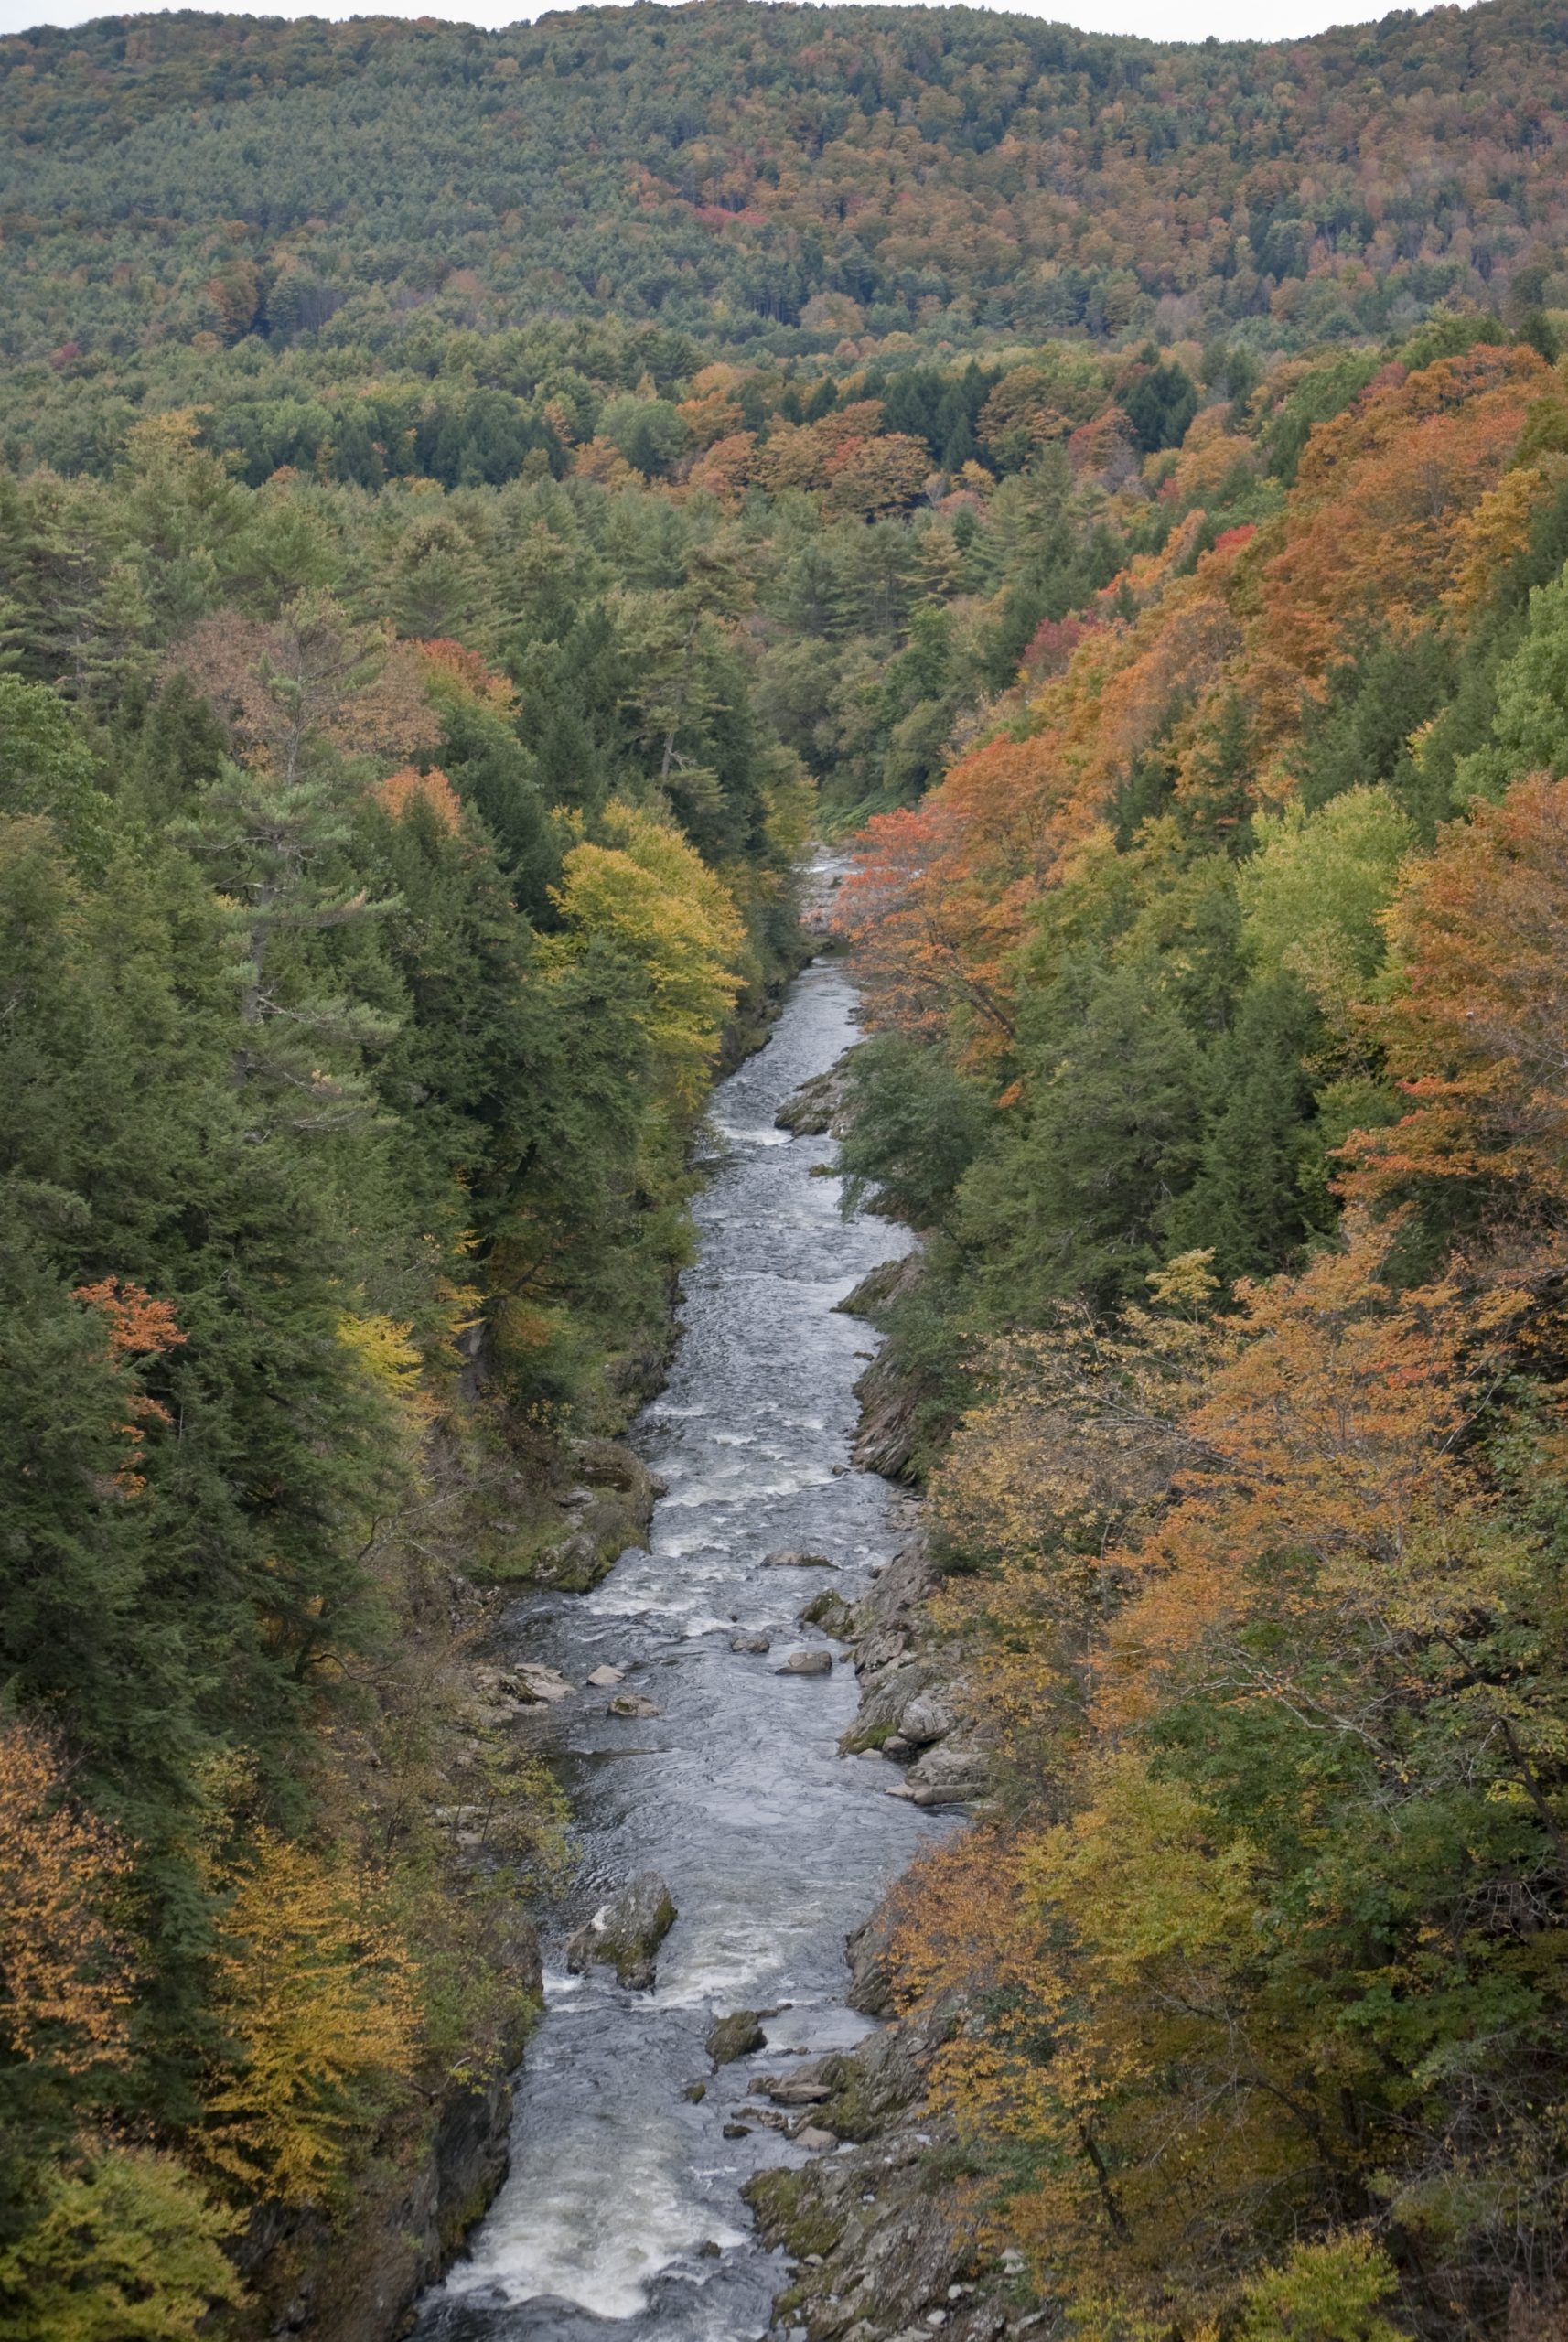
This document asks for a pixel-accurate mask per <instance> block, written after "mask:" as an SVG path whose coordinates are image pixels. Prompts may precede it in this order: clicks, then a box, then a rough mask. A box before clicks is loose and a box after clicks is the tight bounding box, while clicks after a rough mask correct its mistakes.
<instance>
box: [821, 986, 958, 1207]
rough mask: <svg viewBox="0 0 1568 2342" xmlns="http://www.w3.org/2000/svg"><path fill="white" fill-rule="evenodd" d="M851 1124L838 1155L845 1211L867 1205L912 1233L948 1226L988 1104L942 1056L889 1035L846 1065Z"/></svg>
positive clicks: (937, 1052)
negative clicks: (905, 1223)
mask: <svg viewBox="0 0 1568 2342" xmlns="http://www.w3.org/2000/svg"><path fill="white" fill-rule="evenodd" d="M849 1095H850V1112H851V1127H850V1133H849V1135H848V1136H847V1137H846V1138H845V1140H844V1142H843V1146H842V1148H841V1150H840V1156H839V1160H840V1165H841V1167H842V1169H843V1180H844V1188H843V1209H844V1210H845V1211H846V1212H852V1211H857V1210H859V1209H861V1208H862V1207H863V1206H864V1205H865V1204H866V1203H868V1202H869V1203H870V1204H872V1205H873V1206H874V1207H875V1208H876V1209H883V1210H886V1211H888V1212H891V1213H892V1214H893V1216H894V1217H895V1218H896V1219H907V1220H908V1222H909V1223H910V1225H911V1226H912V1227H914V1228H922V1229H931V1228H940V1227H942V1226H944V1225H945V1224H946V1223H947V1221H948V1219H949V1217H950V1212H951V1209H952V1199H953V1196H954V1194H955V1192H956V1190H957V1188H958V1186H959V1183H960V1181H961V1179H962V1177H963V1176H964V1173H965V1172H966V1171H967V1170H968V1168H969V1166H970V1165H971V1164H972V1162H973V1160H974V1157H975V1155H977V1154H978V1153H979V1151H980V1146H981V1143H982V1137H983V1130H984V1123H985V1107H984V1100H983V1096H982V1094H981V1092H980V1090H978V1088H977V1087H976V1085H975V1084H974V1083H973V1082H972V1081H966V1080H963V1078H962V1077H961V1075H960V1074H958V1073H955V1072H954V1071H953V1069H952V1068H951V1067H950V1065H949V1064H948V1063H947V1061H946V1060H945V1058H943V1057H942V1056H941V1055H940V1052H939V1051H937V1050H935V1049H924V1048H921V1047H918V1045H917V1044H916V1043H914V1042H912V1041H909V1040H908V1039H906V1038H905V1037H904V1036H903V1035H902V1034H898V1033H886V1034H882V1035H879V1036H878V1037H876V1038H875V1039H874V1040H870V1041H867V1042H866V1043H865V1045H864V1047H861V1048H858V1049H857V1050H856V1051H855V1053H854V1056H853V1057H852V1058H851V1059H850V1063H849Z"/></svg>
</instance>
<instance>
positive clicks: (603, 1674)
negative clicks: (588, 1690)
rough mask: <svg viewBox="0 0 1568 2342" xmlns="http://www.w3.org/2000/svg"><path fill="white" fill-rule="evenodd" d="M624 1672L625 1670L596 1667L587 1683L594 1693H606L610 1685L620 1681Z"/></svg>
mask: <svg viewBox="0 0 1568 2342" xmlns="http://www.w3.org/2000/svg"><path fill="white" fill-rule="evenodd" d="M625 1672H626V1671H625V1669H624V1668H620V1667H596V1668H595V1670H594V1671H593V1673H592V1674H591V1675H590V1676H589V1678H588V1681H589V1682H590V1683H591V1684H592V1685H593V1687H594V1690H595V1691H596V1692H607V1691H608V1690H609V1689H610V1687H611V1685H612V1684H616V1683H618V1682H619V1681H621V1678H622V1676H623V1675H624V1674H625Z"/></svg>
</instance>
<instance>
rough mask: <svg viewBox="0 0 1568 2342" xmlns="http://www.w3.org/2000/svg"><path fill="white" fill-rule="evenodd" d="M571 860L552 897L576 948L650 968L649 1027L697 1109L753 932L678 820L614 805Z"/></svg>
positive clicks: (678, 1086)
mask: <svg viewBox="0 0 1568 2342" xmlns="http://www.w3.org/2000/svg"><path fill="white" fill-rule="evenodd" d="M600 829H601V832H602V833H603V836H604V838H605V839H606V841H607V843H603V844H600V843H597V842H596V841H592V840H589V839H586V838H585V839H583V840H582V841H581V842H580V843H578V844H576V845H575V846H574V847H573V848H572V851H571V852H570V854H567V856H566V860H565V865H564V872H563V876H562V883H561V886H559V887H558V888H557V889H555V890H554V898H555V901H556V904H557V906H558V908H559V909H560V912H561V916H562V918H563V919H564V922H565V925H566V929H567V932H568V935H569V936H570V937H571V938H572V940H573V942H574V943H575V944H578V943H586V942H588V941H590V940H592V939H593V938H594V937H596V936H602V937H604V938H605V939H606V940H607V941H608V942H609V943H611V944H612V945H613V946H614V947H615V949H616V950H617V951H618V952H620V953H621V954H623V955H624V956H625V957H626V958H627V959H628V960H630V961H632V962H635V964H636V965H637V966H638V967H639V969H640V970H641V971H642V973H643V975H644V977H645V979H646V981H647V986H648V1005H647V1007H646V1009H645V1011H644V1012H643V1017H642V1022H643V1028H644V1031H645V1033H646V1035H647V1038H648V1041H649V1045H650V1049H651V1051H652V1054H653V1058H654V1060H655V1063H656V1064H657V1065H658V1066H659V1067H660V1070H661V1073H662V1076H663V1079H664V1082H665V1085H666V1087H667V1089H668V1090H669V1092H670V1094H671V1098H672V1100H673V1101H674V1103H675V1104H676V1106H677V1107H678V1108H679V1109H680V1111H681V1112H683V1113H689V1112H692V1110H693V1108H694V1107H695V1106H696V1104H697V1102H698V1100H699V1099H700V1098H701V1096H702V1092H703V1082H704V1080H705V1079H706V1076H707V1073H708V1071H709V1069H710V1068H711V1067H712V1065H713V1061H714V1057H715V1056H716V1055H717V1053H718V1046H719V1041H720V1038H721V1037H722V1035H723V1032H724V1027H725V1020H726V1018H727V1017H728V1015H729V1014H730V1011H731V1010H732V1009H733V1007H734V1006H735V1004H736V998H737V996H738V995H739V993H740V989H741V982H742V978H741V972H740V971H741V963H742V958H743V954H744V951H745V948H746V937H745V931H744V929H743V928H742V926H741V922H740V919H739V917H738V915H737V913H736V908H735V903H734V900H733V898H732V897H731V895H730V893H729V890H728V889H727V887H726V886H725V883H724V881H723V879H722V878H720V877H719V876H717V875H716V873H715V872H714V871H712V870H710V869H709V868H708V866H707V865H706V864H705V863H704V862H703V859H702V857H701V856H700V855H699V854H697V853H696V851H695V849H694V848H693V847H692V846H690V845H688V844H687V843H686V841H685V839H684V838H683V837H682V834H681V833H680V831H679V830H678V829H677V828H676V827H675V826H674V824H673V823H672V822H666V821H661V820H660V818H659V817H658V816H657V815H656V814H652V813H648V812H643V811H639V809H638V808H637V807H636V806H632V805H628V804H625V803H623V802H620V801H616V802H614V803H612V804H610V805H609V806H607V808H606V810H605V813H604V816H603V819H602V822H601V823H600Z"/></svg>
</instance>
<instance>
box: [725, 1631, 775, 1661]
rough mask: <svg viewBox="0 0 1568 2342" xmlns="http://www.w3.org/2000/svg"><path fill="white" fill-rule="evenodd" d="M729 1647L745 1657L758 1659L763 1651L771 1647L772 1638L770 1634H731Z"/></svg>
mask: <svg viewBox="0 0 1568 2342" xmlns="http://www.w3.org/2000/svg"><path fill="white" fill-rule="evenodd" d="M729 1647H730V1649H731V1650H738V1651H740V1652H741V1653H742V1654H743V1655H744V1656H745V1657H746V1658H747V1659H760V1658H762V1656H763V1654H764V1653H765V1652H767V1651H770V1650H771V1649H772V1648H773V1638H772V1636H771V1635H732V1636H731V1637H730V1638H729Z"/></svg>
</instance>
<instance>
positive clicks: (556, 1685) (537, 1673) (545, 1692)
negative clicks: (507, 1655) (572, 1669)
mask: <svg viewBox="0 0 1568 2342" xmlns="http://www.w3.org/2000/svg"><path fill="white" fill-rule="evenodd" d="M507 1688H508V1690H509V1691H510V1692H511V1695H512V1697H513V1698H514V1699H517V1700H521V1701H523V1702H524V1703H527V1704H528V1705H529V1706H531V1707H532V1706H536V1705H538V1704H539V1703H541V1702H545V1703H548V1704H549V1705H550V1706H552V1707H553V1706H554V1704H555V1703H556V1701H557V1700H566V1699H570V1697H571V1695H572V1686H571V1684H570V1683H568V1682H567V1681H566V1678H565V1677H564V1675H560V1674H557V1672H556V1671H555V1669H554V1668H553V1667H542V1666H541V1665H540V1664H539V1662H538V1661H537V1660H532V1659H530V1660H524V1661H523V1662H522V1664H521V1666H520V1667H517V1668H515V1669H514V1670H513V1671H512V1673H511V1676H510V1679H509V1681H508V1685H507Z"/></svg>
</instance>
